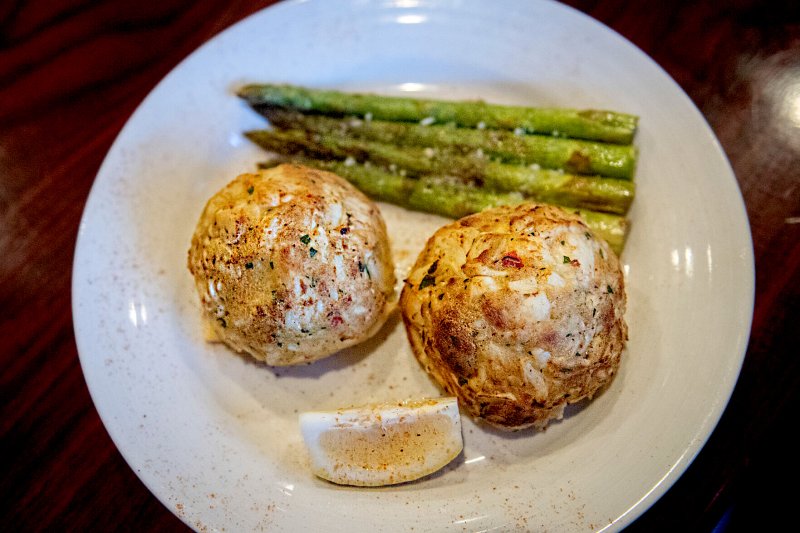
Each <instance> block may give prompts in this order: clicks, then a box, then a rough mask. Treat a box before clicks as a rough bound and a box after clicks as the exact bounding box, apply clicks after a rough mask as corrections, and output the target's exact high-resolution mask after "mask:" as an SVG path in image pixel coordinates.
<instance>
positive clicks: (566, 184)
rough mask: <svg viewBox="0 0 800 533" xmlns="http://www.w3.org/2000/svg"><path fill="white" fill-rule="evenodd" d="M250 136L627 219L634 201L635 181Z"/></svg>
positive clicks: (340, 142) (299, 137) (346, 143)
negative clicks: (475, 182)
mask: <svg viewBox="0 0 800 533" xmlns="http://www.w3.org/2000/svg"><path fill="white" fill-rule="evenodd" d="M245 135H246V136H247V137H248V138H250V140H252V141H254V142H255V143H257V144H259V145H260V146H262V147H263V148H265V149H267V150H270V151H274V152H278V153H306V154H313V155H315V156H318V157H323V158H339V159H345V158H347V157H353V158H354V159H356V160H358V161H360V162H364V161H369V162H371V163H374V164H377V165H380V166H383V167H392V166H394V167H399V168H402V169H404V170H406V171H408V172H409V173H411V174H413V175H420V174H447V173H452V174H454V175H457V176H460V177H462V178H470V179H474V180H479V181H481V182H482V183H483V185H484V187H486V188H487V189H490V190H494V191H498V192H520V193H522V194H523V195H524V196H526V197H529V198H533V199H535V200H537V201H541V202H548V203H557V204H561V205H566V206H573V207H584V208H588V209H594V210H597V211H605V212H611V213H617V214H625V213H626V212H627V210H628V208H629V207H630V204H631V201H632V200H633V195H634V185H633V182H631V181H626V180H619V179H615V178H599V177H586V176H578V175H572V174H565V173H563V172H559V171H554V170H545V169H534V168H530V167H527V166H520V165H509V164H505V163H496V162H493V161H490V160H489V159H488V158H486V157H476V156H475V155H474V154H472V155H468V156H462V155H458V154H454V153H453V152H452V151H447V150H432V149H430V148H427V149H422V148H419V147H413V146H412V147H397V146H393V145H389V144H383V143H378V142H374V141H368V140H362V139H354V138H352V137H349V136H346V135H344V134H342V133H341V132H337V131H334V132H329V133H326V134H325V135H317V136H313V135H312V136H308V135H306V133H305V132H303V131H301V130H282V131H267V130H259V131H249V132H246V133H245Z"/></svg>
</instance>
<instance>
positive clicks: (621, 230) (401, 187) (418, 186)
mask: <svg viewBox="0 0 800 533" xmlns="http://www.w3.org/2000/svg"><path fill="white" fill-rule="evenodd" d="M286 161H294V162H296V163H300V164H303V165H306V166H310V167H313V168H319V169H321V170H328V171H330V172H334V173H336V174H338V175H339V176H341V177H343V178H345V179H346V180H347V181H349V182H350V183H352V184H353V185H355V186H356V187H357V188H358V189H360V190H362V191H363V192H364V193H365V194H368V195H369V196H371V197H373V198H374V199H375V200H378V201H384V202H389V203H393V204H396V205H399V206H402V207H406V208H410V209H415V210H418V211H425V212H428V213H434V214H437V215H442V216H446V217H450V218H460V217H462V216H466V215H468V214H471V213H476V212H478V211H481V210H483V209H486V208H488V207H495V206H499V205H515V204H519V203H522V202H524V201H525V199H524V197H523V196H522V195H521V194H519V193H513V192H511V193H501V192H494V191H490V190H487V189H482V188H479V187H475V186H472V185H469V184H464V183H462V182H460V181H459V180H457V179H454V178H452V177H447V176H423V177H421V178H420V179H414V178H410V177H407V176H401V175H399V174H393V173H391V172H388V171H386V170H383V169H381V168H378V167H375V166H372V165H369V166H368V165H362V164H358V163H355V162H343V161H337V160H320V159H314V158H310V157H306V156H302V155H297V156H293V157H291V158H289V157H286V156H279V157H278V158H276V159H274V160H272V161H270V162H267V163H261V164H259V166H260V167H262V168H263V167H269V166H273V165H274V164H277V163H280V162H286ZM564 209H566V210H567V211H570V212H572V213H577V214H579V215H581V217H583V220H584V221H585V222H586V225H587V226H589V229H591V230H592V231H593V232H594V233H595V234H596V235H597V236H598V237H601V238H603V239H605V240H606V241H607V242H608V244H609V246H611V249H612V250H614V252H615V253H617V254H620V253H622V248H623V247H624V245H625V237H626V235H627V229H628V221H627V220H626V219H625V218H624V217H622V216H619V215H613V214H609V213H599V212H597V211H591V210H585V209H575V208H569V207H565V208H564Z"/></svg>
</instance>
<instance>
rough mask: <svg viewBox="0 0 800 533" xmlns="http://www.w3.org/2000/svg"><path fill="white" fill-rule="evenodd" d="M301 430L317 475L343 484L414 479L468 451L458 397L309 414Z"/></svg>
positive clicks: (304, 419) (396, 481)
mask: <svg viewBox="0 0 800 533" xmlns="http://www.w3.org/2000/svg"><path fill="white" fill-rule="evenodd" d="M300 429H301V432H302V433H303V440H304V441H305V444H306V447H307V449H308V451H309V456H310V458H311V465H312V469H313V471H314V474H316V475H317V476H319V477H321V478H323V479H327V480H328V481H332V482H334V483H338V484H341V485H359V486H379V485H393V484H397V483H405V482H407V481H413V480H415V479H419V478H421V477H423V476H427V475H428V474H431V473H433V472H436V471H437V470H439V469H441V468H442V467H444V466H445V465H447V464H448V463H449V462H450V461H452V460H453V459H455V458H456V457H457V456H458V454H459V453H461V450H462V448H463V447H464V444H463V441H462V437H461V417H460V415H459V412H458V404H457V402H456V399H455V398H437V399H425V400H418V401H407V402H401V403H392V404H377V405H369V406H364V407H355V408H349V409H340V410H338V411H322V412H308V413H303V414H301V415H300Z"/></svg>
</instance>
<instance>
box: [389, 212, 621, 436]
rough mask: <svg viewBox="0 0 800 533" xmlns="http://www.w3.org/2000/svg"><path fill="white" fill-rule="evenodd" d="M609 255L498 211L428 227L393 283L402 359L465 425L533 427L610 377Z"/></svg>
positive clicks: (612, 263)
mask: <svg viewBox="0 0 800 533" xmlns="http://www.w3.org/2000/svg"><path fill="white" fill-rule="evenodd" d="M625 304H626V298H625V287H624V283H623V277H622V272H621V269H620V265H619V261H618V260H617V256H616V255H615V254H614V253H613V252H612V251H611V249H610V248H609V246H608V244H607V243H606V242H605V241H603V240H602V239H598V238H597V236H596V235H594V234H593V233H592V232H591V231H590V229H589V228H588V226H587V225H586V224H585V223H584V222H583V221H582V220H581V218H580V217H579V216H577V215H574V214H570V213H567V212H565V211H563V210H562V209H560V208H557V207H553V206H546V205H538V204H523V205H519V206H504V207H498V208H493V209H487V210H485V211H482V212H480V213H477V214H474V215H470V216H467V217H465V218H462V219H461V220H458V221H456V222H453V223H452V224H448V225H446V226H444V227H443V228H441V229H439V230H438V231H437V232H436V233H435V234H434V235H433V236H432V237H431V238H430V239H429V240H428V243H427V244H426V246H425V249H424V250H423V251H422V253H421V254H420V256H419V258H418V259H417V262H416V264H415V265H414V266H413V268H412V270H411V273H410V274H409V275H408V278H407V279H406V281H405V285H404V287H403V292H402V294H401V297H400V309H401V311H402V313H403V320H404V322H405V325H406V331H407V333H408V338H409V341H410V342H411V346H412V348H413V351H414V354H415V355H416V357H417V359H418V360H419V362H420V363H421V365H422V366H423V367H424V368H425V370H426V371H427V372H428V373H429V374H430V375H431V376H432V377H433V378H434V380H435V381H436V382H438V383H439V384H440V385H441V386H442V388H444V390H445V391H446V392H447V393H448V394H452V395H454V396H457V397H458V399H459V401H460V402H461V405H462V407H464V408H466V410H467V411H468V412H469V413H470V414H471V415H472V416H474V417H476V418H478V419H480V420H483V421H485V422H487V423H489V424H491V425H493V426H496V427H499V428H502V429H511V430H516V429H522V428H526V427H530V426H536V427H540V428H541V427H544V426H546V425H547V423H548V422H549V421H550V420H552V419H558V418H561V416H562V413H563V411H564V407H565V406H566V405H567V404H569V403H575V402H578V401H581V400H583V399H584V398H591V397H592V395H593V394H594V393H595V392H596V391H597V390H598V389H599V388H601V387H602V386H604V385H605V384H607V383H608V382H609V381H610V380H611V378H612V376H613V375H614V373H615V372H616V370H617V368H618V366H619V362H620V355H621V353H622V349H623V347H624V346H625V342H626V340H627V326H626V324H625V320H624V314H625Z"/></svg>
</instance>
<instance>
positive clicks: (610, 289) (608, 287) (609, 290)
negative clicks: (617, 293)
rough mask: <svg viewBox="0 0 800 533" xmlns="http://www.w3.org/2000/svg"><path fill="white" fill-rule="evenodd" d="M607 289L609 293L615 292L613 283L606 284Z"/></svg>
mask: <svg viewBox="0 0 800 533" xmlns="http://www.w3.org/2000/svg"><path fill="white" fill-rule="evenodd" d="M606 291H607V292H608V294H614V289H612V288H611V285H606Z"/></svg>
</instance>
